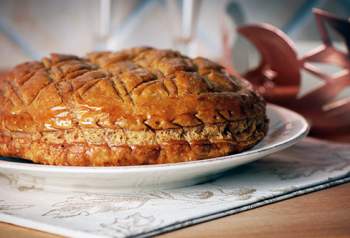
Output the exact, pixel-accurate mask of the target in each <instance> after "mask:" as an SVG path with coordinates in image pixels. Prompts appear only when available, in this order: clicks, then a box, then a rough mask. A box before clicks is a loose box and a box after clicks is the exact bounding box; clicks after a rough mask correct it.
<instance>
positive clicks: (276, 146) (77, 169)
mask: <svg viewBox="0 0 350 238" xmlns="http://www.w3.org/2000/svg"><path fill="white" fill-rule="evenodd" d="M267 107H269V108H272V109H273V110H275V111H284V112H286V113H287V114H292V115H293V117H296V118H298V121H300V122H301V123H302V125H303V126H302V128H301V129H300V131H298V133H296V134H295V135H294V136H292V137H290V138H287V139H285V140H282V141H279V142H276V143H273V144H271V145H268V146H265V147H261V148H258V149H254V147H253V148H251V149H249V150H247V151H243V152H241V153H237V154H233V155H226V156H220V157H214V158H209V159H203V160H194V161H184V162H177V163H166V164H151V165H129V166H105V167H102V166H101V167H98V166H96V167H93V166H64V165H43V164H29V163H28V164H26V163H18V162H12V161H3V160H0V169H13V170H20V171H36V172H55V173H60V172H61V173H84V174H87V173H104V174H110V173H128V172H131V171H133V172H135V171H144V170H152V169H164V168H168V169H169V168H170V169H176V168H179V167H182V166H186V167H194V166H196V165H198V164H210V163H215V162H218V161H221V160H228V159H235V157H242V156H248V155H252V154H256V153H261V152H264V151H268V150H274V152H273V153H275V152H277V151H280V150H282V149H284V148H286V147H289V146H291V145H293V144H295V143H296V142H297V141H298V140H299V139H302V138H304V137H305V136H306V135H307V134H308V132H309V129H310V125H309V123H308V122H307V120H306V119H305V118H304V117H303V116H302V115H300V114H299V113H297V112H295V111H292V110H290V109H287V108H284V107H281V106H278V105H275V104H271V103H268V104H267Z"/></svg>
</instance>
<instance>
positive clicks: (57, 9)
mask: <svg viewBox="0 0 350 238" xmlns="http://www.w3.org/2000/svg"><path fill="white" fill-rule="evenodd" d="M314 7H318V8H321V9H325V10H328V11H330V12H332V13H335V14H336V15H337V16H342V17H347V16H349V15H350V1H349V0H339V1H335V0H293V1H280V0H265V1H259V0H218V1H210V0H184V1H177V0H129V1H124V0H60V1H56V0H0V58H1V59H2V60H1V61H0V69H4V68H8V67H11V66H13V65H15V64H17V63H20V62H22V61H25V60H30V59H40V58H41V57H43V56H45V55H47V54H48V53H50V52H61V53H70V54H78V55H84V54H85V53H86V52H89V51H92V50H105V49H108V50H118V49H121V48H125V47H131V46H139V45H150V46H156V47H158V48H176V49H178V50H180V51H182V52H183V53H186V54H189V55H191V56H196V55H202V56H206V57H209V58H211V59H214V60H217V61H220V60H221V59H222V58H223V57H224V54H225V50H226V51H227V48H225V47H224V42H225V44H226V46H227V45H228V46H229V47H230V49H233V50H234V51H235V53H236V54H235V55H236V56H237V57H235V59H232V60H234V61H235V66H236V68H238V71H244V70H245V69H246V68H247V67H250V65H252V64H254V63H256V61H257V60H256V59H255V58H256V57H250V59H248V56H247V54H246V53H245V52H244V51H245V50H246V49H245V48H249V44H248V43H246V42H243V40H239V39H238V37H237V33H236V31H235V27H236V26H237V25H242V24H246V23H261V22H266V23H270V24H272V25H274V26H277V27H279V28H280V29H282V30H283V31H284V32H286V33H287V34H288V35H289V36H290V37H291V38H292V39H293V40H295V41H296V42H301V43H300V48H303V47H304V48H305V47H306V48H307V45H306V46H305V44H304V43H305V42H311V44H312V42H319V41H320V40H319V39H320V37H319V33H318V31H317V28H316V25H315V19H314V17H313V15H312V13H311V10H312V8H314ZM242 52H243V53H242ZM226 53H227V52H226ZM242 55H243V56H242ZM250 55H251V54H250ZM244 56H246V57H244ZM237 58H238V59H237Z"/></svg>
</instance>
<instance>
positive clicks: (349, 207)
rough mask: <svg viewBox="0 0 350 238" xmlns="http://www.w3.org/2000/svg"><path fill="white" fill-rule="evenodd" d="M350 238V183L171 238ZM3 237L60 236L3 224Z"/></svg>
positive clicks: (176, 233)
mask: <svg viewBox="0 0 350 238" xmlns="http://www.w3.org/2000/svg"><path fill="white" fill-rule="evenodd" d="M198 236H200V237H204V238H205V237H210V238H211V237H224V238H225V237H245V238H249V237H255V238H256V237H278V238H284V237H293V238H294V237H315V238H322V237H333V238H337V237H350V183H347V184H343V185H339V186H336V187H333V188H329V189H326V190H322V191H318V192H314V193H310V194H307V195H303V196H300V197H295V198H291V199H288V200H285V201H281V202H277V203H274V204H270V205H266V206H264V207H260V208H256V209H252V210H249V211H246V212H242V213H239V214H235V215H231V216H227V217H224V218H220V219H217V220H213V221H209V222H205V223H202V224H198V225H194V226H191V227H188V228H184V229H181V230H177V231H173V232H170V233H167V234H164V235H161V236H160V237H162V238H168V237H169V238H170V237H176V238H177V237H179V238H180V237H181V238H186V237H198ZM0 237H1V238H3V237H4V238H5V237H6V238H15V237H16V238H24V237H26V238H34V237H35V238H37V237H38V238H44V237H45V238H54V237H55V238H57V237H59V236H56V235H52V234H48V233H45V232H40V231H36V230H32V229H27V228H23V227H18V226H14V225H10V224H6V223H0Z"/></svg>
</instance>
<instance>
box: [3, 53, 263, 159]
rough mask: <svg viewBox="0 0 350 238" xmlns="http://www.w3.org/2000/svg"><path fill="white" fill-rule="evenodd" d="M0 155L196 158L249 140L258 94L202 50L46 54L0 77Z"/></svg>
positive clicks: (259, 127) (258, 129) (254, 137)
mask: <svg viewBox="0 0 350 238" xmlns="http://www.w3.org/2000/svg"><path fill="white" fill-rule="evenodd" d="M0 103H1V108H0V138H1V142H0V143H1V145H0V155H5V156H18V157H23V158H25V159H29V160H32V161H35V162H39V163H45V164H55V165H94V166H101V165H134V164H150V163H168V162H179V161H188V160H197V159H203V158H209V157H214V156H221V155H227V154H230V153H234V152H238V151H241V150H244V149H246V148H249V147H251V146H253V145H254V144H256V143H257V142H258V141H260V140H261V139H262V138H263V137H264V135H265V134H266V131H267V120H266V115H265V103H264V101H263V100H262V99H261V98H260V97H259V96H258V95H256V94H255V93H254V92H253V91H251V90H250V88H249V87H248V85H247V84H246V83H245V82H244V81H243V80H240V79H237V78H234V77H233V76H230V75H229V74H228V73H227V72H226V71H225V70H224V69H223V68H222V67H221V66H219V65H217V64H215V63H213V62H211V61H209V60H207V59H204V58H196V59H190V58H188V57H185V56H182V55H181V54H179V53H178V52H175V51H171V50H157V49H153V48H133V49H128V50H124V51H120V52H114V53H112V52H97V53H91V54H88V55H87V57H86V58H79V57H77V56H71V55H58V54H52V55H51V56H50V57H48V58H44V59H43V60H42V61H40V62H29V63H24V64H21V65H18V66H17V67H15V68H14V69H13V70H12V71H11V72H10V73H9V74H8V76H7V77H6V79H2V80H0Z"/></svg>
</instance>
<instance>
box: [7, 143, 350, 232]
mask: <svg viewBox="0 0 350 238" xmlns="http://www.w3.org/2000/svg"><path fill="white" fill-rule="evenodd" d="M347 181H350V145H341V144H334V143H326V142H322V141H319V140H314V139H310V138H307V139H304V140H303V141H302V142H300V143H299V144H297V145H295V146H293V147H292V148H289V149H287V150H285V151H283V152H280V153H276V154H274V155H272V156H269V157H266V158H264V159H262V160H259V161H256V162H254V163H250V164H247V165H244V166H241V167H238V168H236V169H234V170H232V171H230V172H229V173H227V174H226V175H225V176H223V177H221V178H219V179H217V180H215V181H211V182H208V183H205V184H200V185H196V186H192V187H187V188H181V189H173V190H154V191H145V192H137V193H131V192H129V193H113V194H98V193H81V192H69V193H58V192H57V193H56V192H47V191H41V190H36V189H31V188H28V187H18V186H15V183H13V181H11V179H10V178H7V177H5V176H0V190H1V191H0V220H1V221H4V222H9V223H13V224H17V225H22V226H26V227H31V228H34V229H39V230H43V231H48V232H52V233H56V234H61V235H66V236H70V237H128V236H140V237H145V236H151V235H155V234H159V233H162V232H165V231H170V230H174V229H178V228H182V227H186V226H189V225H191V224H195V223H199V222H203V221H207V220H211V219H214V218H218V217H222V216H225V215H228V214H234V213H237V212H241V211H244V210H248V209H251V208H254V207H257V206H262V205H265V204H268V203H272V202H275V201H279V200H283V199H286V198H290V197H293V196H297V195H300V194H304V193H308V192H311V191H315V190H319V189H323V188H326V187H329V186H333V185H336V184H340V183H344V182H347Z"/></svg>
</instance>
